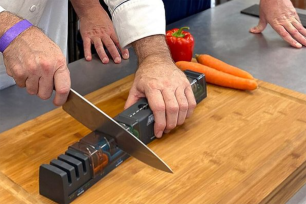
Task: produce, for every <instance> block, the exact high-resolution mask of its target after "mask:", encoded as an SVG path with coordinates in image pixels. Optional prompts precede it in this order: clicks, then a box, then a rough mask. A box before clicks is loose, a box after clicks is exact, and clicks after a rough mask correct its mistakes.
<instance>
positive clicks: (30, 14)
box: [0, 0, 68, 90]
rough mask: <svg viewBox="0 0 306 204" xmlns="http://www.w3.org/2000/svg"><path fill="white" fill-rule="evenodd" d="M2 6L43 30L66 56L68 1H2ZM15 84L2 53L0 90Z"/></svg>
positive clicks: (0, 0)
mask: <svg viewBox="0 0 306 204" xmlns="http://www.w3.org/2000/svg"><path fill="white" fill-rule="evenodd" d="M0 6H1V7H3V8H4V9H5V10H7V11H10V12H11V13H14V14H16V15H18V16H20V17H22V18H24V19H27V20H28V21H30V22H31V23H32V24H33V25H36V26H38V27H39V28H41V29H42V30H43V31H44V32H45V34H46V35H47V36H48V37H49V38H51V39H52V40H53V41H54V42H55V43H56V44H57V45H59V47H60V48H61V50H62V52H63V53H64V54H65V55H66V53H67V38H68V0H0ZM0 26H1V25H0ZM13 84H15V81H14V79H13V78H12V77H10V76H8V75H7V73H6V69H5V66H4V64H3V56H2V54H1V53H0V90H1V89H4V88H6V87H8V86H11V85H13Z"/></svg>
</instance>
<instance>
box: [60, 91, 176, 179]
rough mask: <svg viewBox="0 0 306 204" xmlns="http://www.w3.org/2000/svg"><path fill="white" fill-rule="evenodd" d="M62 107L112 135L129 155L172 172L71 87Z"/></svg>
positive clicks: (146, 148)
mask: <svg viewBox="0 0 306 204" xmlns="http://www.w3.org/2000/svg"><path fill="white" fill-rule="evenodd" d="M62 107H63V109H64V110H65V111H66V112H67V113H68V114H70V115H71V116H72V117H74V118H75V119H76V120H78V121H79V122H80V123H82V124H83V125H85V126H86V127H87V128H89V129H90V130H92V131H96V130H97V131H99V132H102V133H105V134H107V135H109V136H111V137H113V138H114V139H115V141H116V143H117V146H118V147H119V148H120V149H121V150H123V151H125V152H126V153H128V154H129V155H131V156H133V157H135V158H136V159H138V160H140V161H142V162H144V163H146V164H148V165H150V166H152V167H154V168H156V169H159V170H162V171H166V172H168V173H173V172H172V170H171V168H170V167H169V166H168V165H167V164H166V163H165V162H164V161H163V160H162V159H160V158H159V157H158V156H157V155H156V154H155V153H154V152H153V151H152V150H151V149H149V148H148V147H147V146H146V145H145V144H144V143H143V142H142V141H141V140H139V139H138V138H137V137H135V136H134V135H133V134H131V133H130V132H129V131H127V130H126V129H124V128H123V127H122V126H121V125H120V124H119V123H118V122H116V121H115V120H113V119H112V118H111V117H109V116H108V115H107V114H105V113H104V112H103V111H102V110H100V109H99V108H98V107H96V106H95V105H94V104H92V103H90V102H89V101H88V100H87V99H86V98H84V97H83V96H81V95H80V94H79V93H77V92H76V91H74V90H73V89H70V93H69V95H68V99H67V101H66V103H65V104H64V105H63V106H62Z"/></svg>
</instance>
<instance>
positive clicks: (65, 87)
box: [56, 86, 70, 95]
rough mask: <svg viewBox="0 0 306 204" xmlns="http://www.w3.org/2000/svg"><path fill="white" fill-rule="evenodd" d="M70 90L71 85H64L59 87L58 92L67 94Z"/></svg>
mask: <svg viewBox="0 0 306 204" xmlns="http://www.w3.org/2000/svg"><path fill="white" fill-rule="evenodd" d="M69 91H70V87H69V86H63V87H61V88H57V89H56V92H57V93H58V94H60V95H66V94H68V93H69Z"/></svg>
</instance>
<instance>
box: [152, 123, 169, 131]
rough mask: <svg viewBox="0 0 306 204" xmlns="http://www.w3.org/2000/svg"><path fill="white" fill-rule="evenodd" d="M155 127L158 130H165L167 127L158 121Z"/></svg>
mask: <svg viewBox="0 0 306 204" xmlns="http://www.w3.org/2000/svg"><path fill="white" fill-rule="evenodd" d="M154 125H155V127H156V128H157V129H158V130H164V129H165V127H166V124H163V123H160V122H158V121H155V124H154Z"/></svg>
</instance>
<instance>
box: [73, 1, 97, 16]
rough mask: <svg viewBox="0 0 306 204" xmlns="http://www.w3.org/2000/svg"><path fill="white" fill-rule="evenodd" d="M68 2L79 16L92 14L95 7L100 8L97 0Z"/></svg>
mask: <svg viewBox="0 0 306 204" xmlns="http://www.w3.org/2000/svg"><path fill="white" fill-rule="evenodd" d="M70 2H71V4H72V6H73V8H74V10H75V12H76V14H77V15H78V17H79V18H82V17H86V16H88V15H89V14H92V12H93V10H96V9H97V8H99V9H101V8H102V6H101V4H100V2H99V0H70Z"/></svg>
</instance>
